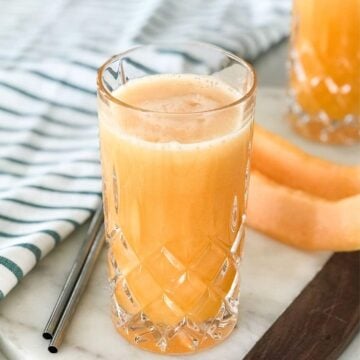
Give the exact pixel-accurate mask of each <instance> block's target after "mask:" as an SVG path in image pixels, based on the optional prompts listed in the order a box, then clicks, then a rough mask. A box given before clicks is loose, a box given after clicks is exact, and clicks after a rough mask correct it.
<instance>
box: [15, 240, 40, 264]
mask: <svg viewBox="0 0 360 360" xmlns="http://www.w3.org/2000/svg"><path fill="white" fill-rule="evenodd" d="M14 246H20V247H23V248H25V249H28V250H30V251H31V252H32V253H33V254H34V256H35V259H36V261H39V260H40V259H41V250H40V248H38V247H37V246H36V245H33V244H29V243H22V244H16V245H14Z"/></svg>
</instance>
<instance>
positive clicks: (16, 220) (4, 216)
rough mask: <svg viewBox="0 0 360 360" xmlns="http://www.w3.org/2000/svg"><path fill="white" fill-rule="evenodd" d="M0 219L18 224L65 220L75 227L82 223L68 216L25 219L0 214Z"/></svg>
mask: <svg viewBox="0 0 360 360" xmlns="http://www.w3.org/2000/svg"><path fill="white" fill-rule="evenodd" d="M0 219H3V220H7V221H11V222H14V223H18V224H43V223H48V222H53V221H65V222H68V223H70V224H72V225H74V226H75V227H76V226H79V225H80V223H78V222H77V221H75V220H72V219H66V218H59V219H48V220H23V219H15V218H12V217H10V216H6V215H2V214H0Z"/></svg>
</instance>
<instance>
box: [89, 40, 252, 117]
mask: <svg viewBox="0 0 360 360" xmlns="http://www.w3.org/2000/svg"><path fill="white" fill-rule="evenodd" d="M181 45H196V46H202V47H207V48H210V49H212V50H215V51H218V52H221V53H223V54H224V55H226V56H227V57H228V58H230V59H232V60H234V61H236V62H237V63H239V64H241V65H242V66H244V67H245V68H246V70H247V71H248V72H249V73H250V74H251V75H252V84H251V86H250V88H249V89H248V90H247V91H246V92H245V93H244V94H243V95H241V96H240V97H239V98H238V99H237V100H235V101H233V102H231V103H229V104H226V105H222V106H219V107H216V108H213V109H209V110H201V111H191V112H171V111H159V110H150V109H143V108H141V107H138V106H134V105H131V104H129V103H127V102H125V101H122V100H120V99H118V98H116V97H115V96H113V95H112V93H111V92H110V91H109V90H108V89H107V87H106V86H105V84H104V81H103V74H104V71H105V69H106V68H107V67H108V66H109V65H110V64H111V63H112V62H114V61H116V60H118V59H120V58H122V57H124V56H126V55H127V54H130V53H132V52H134V51H135V50H138V49H141V48H149V47H153V46H168V47H174V46H181ZM149 76H151V75H149ZM96 83H97V91H98V93H100V94H101V95H103V96H105V97H106V98H107V99H108V100H110V101H111V102H113V103H116V104H118V105H121V106H124V107H126V108H129V109H131V110H136V111H140V112H146V113H152V114H163V115H166V114H168V115H194V114H204V113H212V112H215V111H221V110H225V109H229V108H232V107H234V106H237V105H239V104H241V103H243V102H245V101H246V100H247V99H248V98H249V97H251V96H252V95H253V94H254V92H255V89H256V83H257V78H256V73H255V70H254V68H253V66H252V65H250V64H249V63H248V62H247V61H245V60H244V59H242V58H240V57H239V56H237V55H235V54H233V53H231V52H230V51H227V50H224V49H222V48H221V47H220V46H216V45H212V44H209V43H206V42H201V41H179V42H171V43H169V42H154V43H150V44H145V45H137V46H134V47H132V48H130V49H128V50H126V51H123V52H121V53H118V54H116V55H113V56H111V57H110V58H109V59H108V60H106V61H105V63H104V64H103V65H101V66H100V68H99V69H98V71H97V81H96Z"/></svg>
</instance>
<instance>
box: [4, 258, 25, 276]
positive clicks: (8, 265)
mask: <svg viewBox="0 0 360 360" xmlns="http://www.w3.org/2000/svg"><path fill="white" fill-rule="evenodd" d="M0 265H3V266H5V267H6V268H7V269H8V270H10V271H11V272H12V273H13V274H14V275H15V276H16V278H17V280H18V281H20V280H21V278H22V277H23V276H24V273H23V271H22V270H21V268H20V267H19V266H18V265H16V264H15V263H14V262H13V261H11V260H10V259H8V258H6V257H4V256H0Z"/></svg>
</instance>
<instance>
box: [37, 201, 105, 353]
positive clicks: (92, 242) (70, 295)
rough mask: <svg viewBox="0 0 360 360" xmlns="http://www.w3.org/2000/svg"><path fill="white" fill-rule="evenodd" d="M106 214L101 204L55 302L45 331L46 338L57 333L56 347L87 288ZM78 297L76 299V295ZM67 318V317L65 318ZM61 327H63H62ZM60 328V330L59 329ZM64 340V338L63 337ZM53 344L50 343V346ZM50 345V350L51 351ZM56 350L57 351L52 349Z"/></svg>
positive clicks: (97, 252)
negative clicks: (83, 291)
mask: <svg viewBox="0 0 360 360" xmlns="http://www.w3.org/2000/svg"><path fill="white" fill-rule="evenodd" d="M103 222H104V215H103V210H102V206H101V204H100V205H99V207H98V209H97V211H96V213H95V215H94V217H93V219H92V221H91V223H90V226H89V229H88V231H87V233H86V238H85V241H84V243H83V245H82V247H81V248H80V250H79V253H78V255H77V257H76V259H75V262H74V264H73V266H72V268H71V270H70V273H69V275H68V278H67V280H66V282H65V285H64V287H63V289H62V290H61V293H60V295H59V298H58V300H57V302H56V304H55V307H54V310H53V312H52V313H51V316H50V318H49V321H48V322H47V324H46V326H45V329H44V331H43V337H44V338H45V339H53V338H55V335H56V334H58V335H57V341H56V342H55V343H54V347H55V348H57V346H59V344H60V342H61V341H60V342H59V337H60V333H61V332H63V330H64V328H65V326H66V325H65V326H64V324H67V323H68V321H69V320H70V317H71V315H72V313H73V310H74V309H71V308H70V307H71V306H72V307H74V308H75V306H76V304H77V302H78V300H79V298H80V295H81V293H82V290H83V289H84V288H85V285H86V282H87V280H88V278H89V276H90V273H91V270H92V267H93V265H94V264H95V261H96V258H97V255H98V254H99V252H100V249H101V247H102V245H103V243H104V226H103ZM80 290H81V291H80ZM75 292H76V296H78V299H74V295H75ZM64 318H65V319H64ZM60 328H61V329H60ZM59 330H60V331H59ZM61 340H62V339H61ZM51 346H52V344H50V347H51ZM50 347H49V351H51V349H53V348H51V349H50ZM52 352H56V351H52Z"/></svg>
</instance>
